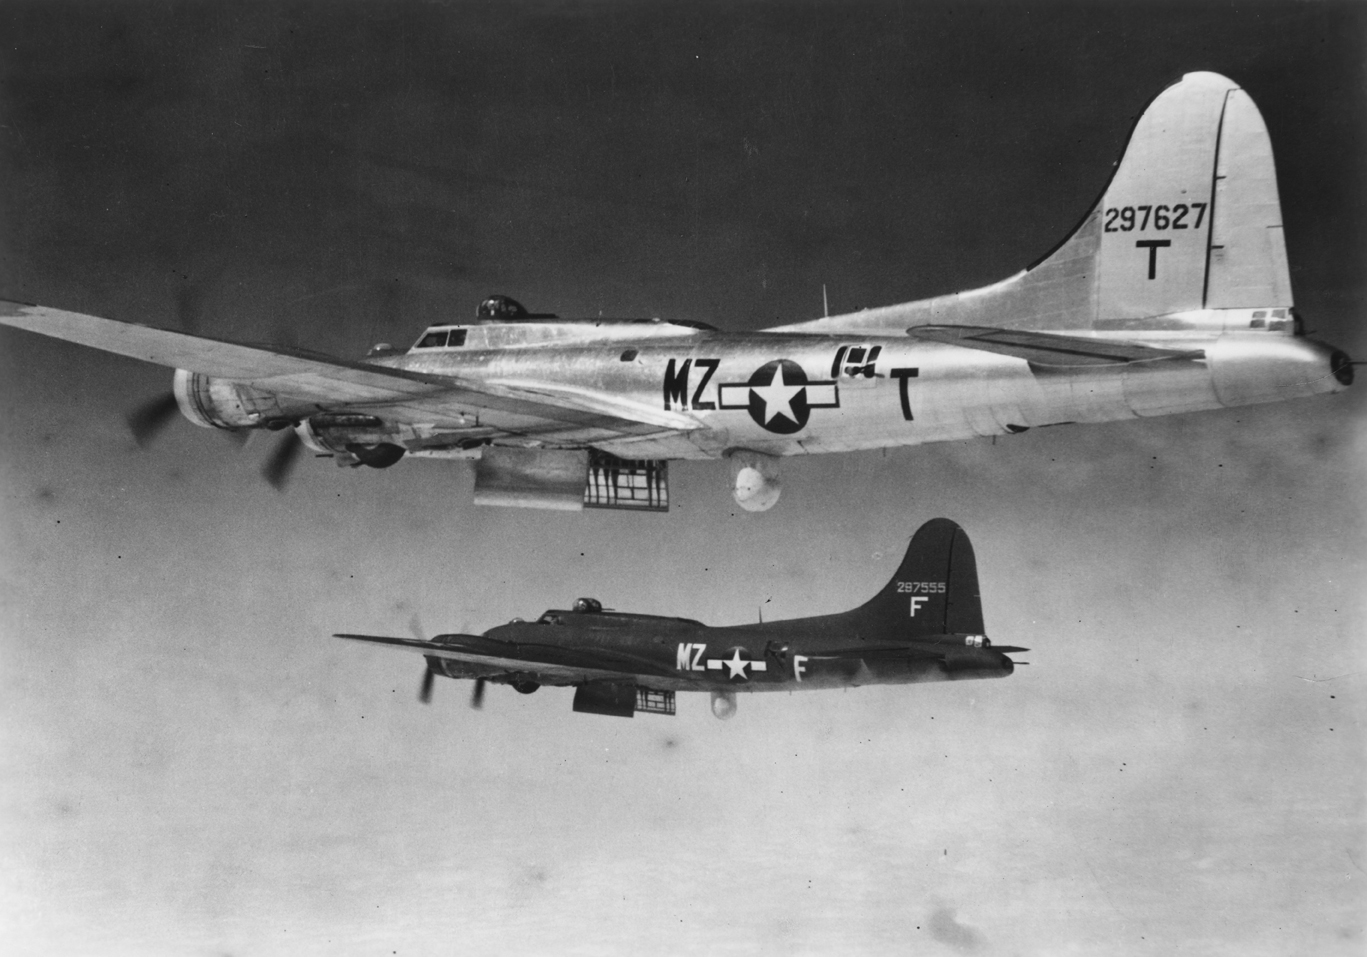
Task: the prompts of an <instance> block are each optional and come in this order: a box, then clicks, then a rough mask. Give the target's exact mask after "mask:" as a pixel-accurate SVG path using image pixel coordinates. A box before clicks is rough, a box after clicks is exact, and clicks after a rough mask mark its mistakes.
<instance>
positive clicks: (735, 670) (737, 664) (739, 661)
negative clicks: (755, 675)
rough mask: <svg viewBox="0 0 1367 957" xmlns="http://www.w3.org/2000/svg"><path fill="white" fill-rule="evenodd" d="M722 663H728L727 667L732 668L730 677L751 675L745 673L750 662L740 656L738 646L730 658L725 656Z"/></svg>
mask: <svg viewBox="0 0 1367 957" xmlns="http://www.w3.org/2000/svg"><path fill="white" fill-rule="evenodd" d="M722 664H724V665H726V667H727V668H729V669H731V674H730V677H731V678H732V679H735V678H748V677H749V675H747V674H746V673H745V666H746V665H748V664H750V662H748V661H746V660H745V659H744V658H742V657H741V656H740V649H739V648H737V649H736V650H735V651H734V652H732V653H731V657H730V658H723V659H722Z"/></svg>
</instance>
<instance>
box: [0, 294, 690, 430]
mask: <svg viewBox="0 0 1367 957" xmlns="http://www.w3.org/2000/svg"><path fill="white" fill-rule="evenodd" d="M0 325H6V326H11V327H13V328H15V329H23V330H25V331H28V332H36V333H39V334H40V335H45V336H51V337H52V338H55V339H61V340H64V341H66V342H74V343H77V344H79V345H84V346H90V347H92V348H95V349H101V350H103V351H105V352H112V353H114V354H116V355H122V356H127V357H129V358H132V359H141V360H142V361H144V362H152V363H156V364H157V365H162V366H168V367H171V368H176V369H188V370H190V371H192V372H198V373H202V374H204V375H209V376H217V377H221V378H224V379H231V380H234V381H238V382H243V383H247V384H249V385H251V386H253V387H254V388H258V389H261V390H263V391H266V392H270V393H272V394H275V395H279V396H284V397H288V398H291V399H294V400H297V401H299V402H302V403H308V404H310V405H313V406H315V407H316V408H317V409H318V410H320V411H321V410H327V411H338V410H339V409H342V408H349V407H358V406H360V407H366V408H367V409H368V410H373V409H374V408H375V407H377V406H391V407H394V409H393V411H394V413H395V417H396V418H400V419H412V420H418V419H420V418H421V417H422V416H423V415H424V414H428V415H430V414H432V413H435V412H448V413H455V414H457V415H469V414H472V413H473V414H485V413H487V414H488V415H487V416H483V417H484V418H487V419H488V420H489V421H487V424H489V425H491V426H493V427H495V428H498V427H499V425H500V422H499V420H500V419H501V418H504V417H507V416H515V417H517V420H516V422H515V423H514V424H513V430H514V431H517V432H527V431H530V430H532V429H533V428H535V423H536V421H537V420H541V421H543V422H545V423H546V424H547V425H549V426H550V427H551V428H552V429H557V428H559V429H563V428H564V427H566V426H569V427H576V428H590V429H602V430H606V431H608V432H611V433H616V434H620V435H632V436H640V435H643V434H651V433H653V432H659V431H673V432H678V431H689V430H691V429H695V428H698V427H699V423H698V422H697V420H695V419H693V418H692V417H691V416H687V415H683V414H680V413H672V412H666V411H664V410H658V409H647V408H644V407H641V406H639V405H638V404H636V403H630V402H625V401H622V400H620V399H618V398H616V397H614V396H610V395H604V394H601V393H596V392H592V391H591V390H566V389H560V388H554V387H552V386H549V385H544V384H538V383H534V382H508V383H488V384H486V383H483V382H477V381H472V380H468V379H463V378H460V377H456V376H446V375H427V374H423V373H417V372H410V371H408V370H405V369H395V368H391V367H388V366H378V365H372V364H369V363H364V362H355V361H349V360H345V359H336V358H333V357H331V356H323V355H317V354H312V353H307V352H304V351H301V350H293V349H284V348H281V347H278V346H270V347H267V346H260V345H250V344H245V343H236V342H229V341H227V340H223V339H215V338H212V337H209V336H192V335H188V334H186V333H183V332H173V331H171V330H168V329H157V328H154V327H152V326H143V325H138V324H136V323H131V322H120V321H118V320H115V319H104V318H101V317H99V316H90V315H85V314H84V313H78V312H68V311H66V310H63V309H53V308H50V307H47V306H35V305H28V304H25V303H19V302H9V301H4V300H0ZM529 420H530V421H529Z"/></svg>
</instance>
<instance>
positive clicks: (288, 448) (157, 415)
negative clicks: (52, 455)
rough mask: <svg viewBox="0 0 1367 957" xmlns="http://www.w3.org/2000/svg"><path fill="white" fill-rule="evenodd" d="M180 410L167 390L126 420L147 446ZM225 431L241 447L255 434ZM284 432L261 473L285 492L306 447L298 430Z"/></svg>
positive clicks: (275, 486)
mask: <svg viewBox="0 0 1367 957" xmlns="http://www.w3.org/2000/svg"><path fill="white" fill-rule="evenodd" d="M177 411H179V405H178V404H177V402H176V397H175V394H174V393H171V392H167V393H164V394H162V395H159V396H157V397H155V398H153V399H149V400H148V401H147V402H144V403H143V404H142V405H140V406H138V407H137V408H136V409H134V410H133V411H132V412H130V413H128V415H127V416H125V421H126V422H127V423H128V429H129V431H130V432H132V433H133V441H134V442H136V443H138V448H142V449H145V448H147V447H148V446H149V445H151V444H152V442H154V441H155V440H156V439H157V438H158V437H160V435H161V433H162V432H164V431H165V430H166V427H167V426H168V425H170V424H171V420H172V419H174V418H175V417H176V412H177ZM224 431H225V433H226V434H227V435H228V436H230V437H231V438H232V439H233V441H234V442H236V443H237V444H238V445H239V446H243V445H246V444H247V440H248V439H250V438H251V436H252V430H250V429H226V430H224ZM281 431H282V432H284V434H283V435H282V436H281V437H280V442H279V443H278V444H277V445H276V447H275V451H273V452H272V453H271V454H270V457H269V458H268V459H266V464H265V465H263V466H262V467H261V476H262V477H263V478H264V479H265V480H266V481H267V482H269V483H270V486H271V488H273V489H275V490H276V491H284V489H285V486H286V485H287V484H288V483H289V478H290V475H291V474H292V473H293V472H294V467H295V466H296V465H297V464H298V463H299V453H300V452H302V451H303V449H304V442H303V440H302V439H300V438H299V436H298V435H297V434H296V433H295V431H294V429H292V428H289V427H288V426H286V427H284V428H282V429H281Z"/></svg>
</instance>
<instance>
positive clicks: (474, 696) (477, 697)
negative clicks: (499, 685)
mask: <svg viewBox="0 0 1367 957" xmlns="http://www.w3.org/2000/svg"><path fill="white" fill-rule="evenodd" d="M470 707H472V708H474V709H475V710H476V711H478V710H479V709H480V708H482V707H484V679H483V678H476V679H475V690H474V691H473V692H471V693H470Z"/></svg>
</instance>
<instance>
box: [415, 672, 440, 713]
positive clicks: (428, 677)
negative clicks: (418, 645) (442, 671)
mask: <svg viewBox="0 0 1367 957" xmlns="http://www.w3.org/2000/svg"><path fill="white" fill-rule="evenodd" d="M436 677H437V676H436V674H435V673H434V672H433V671H432V668H431V666H430V665H429V666H428V668H427V670H426V671H424V672H423V673H422V687H421V688H419V689H418V700H419V701H421V702H422V703H423V704H431V703H432V682H433V681H434V680H435V679H436Z"/></svg>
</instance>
